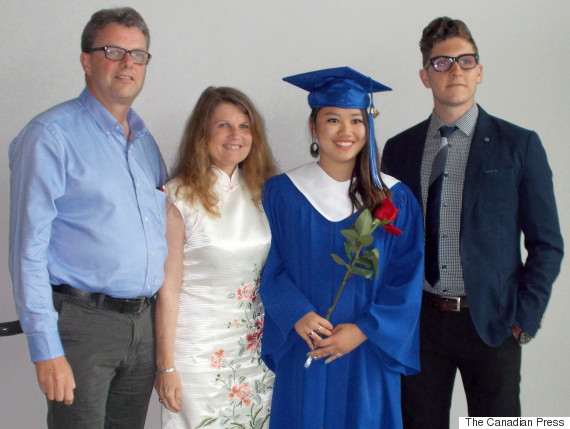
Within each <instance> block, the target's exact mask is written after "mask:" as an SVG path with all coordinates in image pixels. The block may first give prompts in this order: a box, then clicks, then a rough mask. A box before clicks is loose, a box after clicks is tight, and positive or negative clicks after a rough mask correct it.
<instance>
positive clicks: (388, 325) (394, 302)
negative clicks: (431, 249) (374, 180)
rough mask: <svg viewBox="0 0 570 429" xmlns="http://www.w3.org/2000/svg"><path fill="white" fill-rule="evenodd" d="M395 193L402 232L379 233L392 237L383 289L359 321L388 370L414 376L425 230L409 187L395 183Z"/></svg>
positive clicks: (382, 273)
mask: <svg viewBox="0 0 570 429" xmlns="http://www.w3.org/2000/svg"><path fill="white" fill-rule="evenodd" d="M392 198H393V199H392V201H393V203H394V205H395V206H396V207H398V209H399V213H398V217H397V219H396V220H395V222H394V226H396V227H397V228H399V229H400V230H402V231H403V233H402V235H400V236H395V235H390V234H388V233H387V232H386V231H384V230H378V231H377V232H375V235H376V240H378V241H380V240H381V238H383V239H384V240H387V243H386V246H385V248H384V251H383V253H382V252H380V258H381V259H382V258H385V259H384V261H382V260H381V261H380V270H381V271H380V273H379V275H378V278H377V279H376V280H375V281H376V283H377V284H376V287H377V288H378V294H377V297H376V299H375V301H374V302H372V303H371V304H370V306H369V308H368V310H367V311H366V312H365V313H364V315H363V316H362V317H361V318H360V319H359V320H357V321H356V324H357V325H358V327H359V328H360V329H361V330H362V332H363V333H364V334H365V335H366V336H367V337H368V341H370V342H371V343H372V344H373V345H374V346H375V347H376V350H377V352H378V353H379V354H380V356H381V359H382V361H383V362H384V363H385V365H386V366H387V367H388V368H389V369H391V370H393V371H396V372H401V373H403V374H405V375H409V374H414V373H417V372H418V371H419V313H420V307H421V300H422V285H423V279H424V231H423V223H422V216H421V212H420V208H419V205H418V203H417V201H416V199H415V197H414V195H413V194H412V192H411V191H410V190H409V188H408V187H406V186H405V185H404V184H402V183H398V184H397V185H395V186H394V187H393V188H392ZM382 235H383V236H384V237H382Z"/></svg>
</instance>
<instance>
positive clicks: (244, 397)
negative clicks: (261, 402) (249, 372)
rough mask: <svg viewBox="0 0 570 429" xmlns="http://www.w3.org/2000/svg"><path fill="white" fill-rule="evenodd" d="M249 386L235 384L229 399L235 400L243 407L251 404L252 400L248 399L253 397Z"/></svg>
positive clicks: (246, 384)
mask: <svg viewBox="0 0 570 429" xmlns="http://www.w3.org/2000/svg"><path fill="white" fill-rule="evenodd" d="M247 386H249V383H241V384H239V385H238V384H234V385H233V386H232V390H231V392H230V393H229V395H228V398H229V399H235V400H236V401H237V402H241V403H242V404H243V405H249V404H251V400H250V399H248V398H249V397H250V396H251V389H248V388H247Z"/></svg>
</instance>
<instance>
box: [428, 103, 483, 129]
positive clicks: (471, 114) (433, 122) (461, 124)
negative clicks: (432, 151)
mask: <svg viewBox="0 0 570 429" xmlns="http://www.w3.org/2000/svg"><path fill="white" fill-rule="evenodd" d="M478 116H479V107H478V106H477V103H473V106H471V108H470V109H469V110H468V111H467V112H465V113H464V114H463V116H461V117H460V118H459V119H458V120H457V121H455V123H453V124H446V123H445V122H443V121H442V120H441V119H439V118H438V117H437V115H436V114H435V111H433V112H432V114H431V119H430V123H429V131H428V132H429V135H430V136H432V137H435V134H436V133H438V132H439V129H440V128H441V127H442V126H444V125H452V126H453V125H455V126H456V127H457V128H459V129H460V130H461V131H462V132H463V134H465V135H466V136H468V137H469V136H471V134H472V133H473V131H474V130H475V125H476V123H477V117H478Z"/></svg>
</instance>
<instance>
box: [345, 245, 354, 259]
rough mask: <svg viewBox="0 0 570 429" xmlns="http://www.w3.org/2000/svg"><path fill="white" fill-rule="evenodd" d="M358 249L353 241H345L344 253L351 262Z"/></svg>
mask: <svg viewBox="0 0 570 429" xmlns="http://www.w3.org/2000/svg"><path fill="white" fill-rule="evenodd" d="M355 250H356V248H355V247H354V243H353V242H352V241H345V242H344V253H346V257H347V258H348V260H349V261H350V260H351V259H352V257H353V255H354V252H355Z"/></svg>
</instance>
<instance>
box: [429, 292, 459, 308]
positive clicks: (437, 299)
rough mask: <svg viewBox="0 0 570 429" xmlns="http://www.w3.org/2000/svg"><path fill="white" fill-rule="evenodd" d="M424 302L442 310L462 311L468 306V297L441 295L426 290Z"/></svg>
mask: <svg viewBox="0 0 570 429" xmlns="http://www.w3.org/2000/svg"><path fill="white" fill-rule="evenodd" d="M423 302H425V303H426V304H429V306H430V307H433V308H437V309H438V310H442V311H461V309H462V308H467V307H468V305H467V297H464V296H458V297H453V296H439V295H435V294H433V293H428V292H424V299H423Z"/></svg>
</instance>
